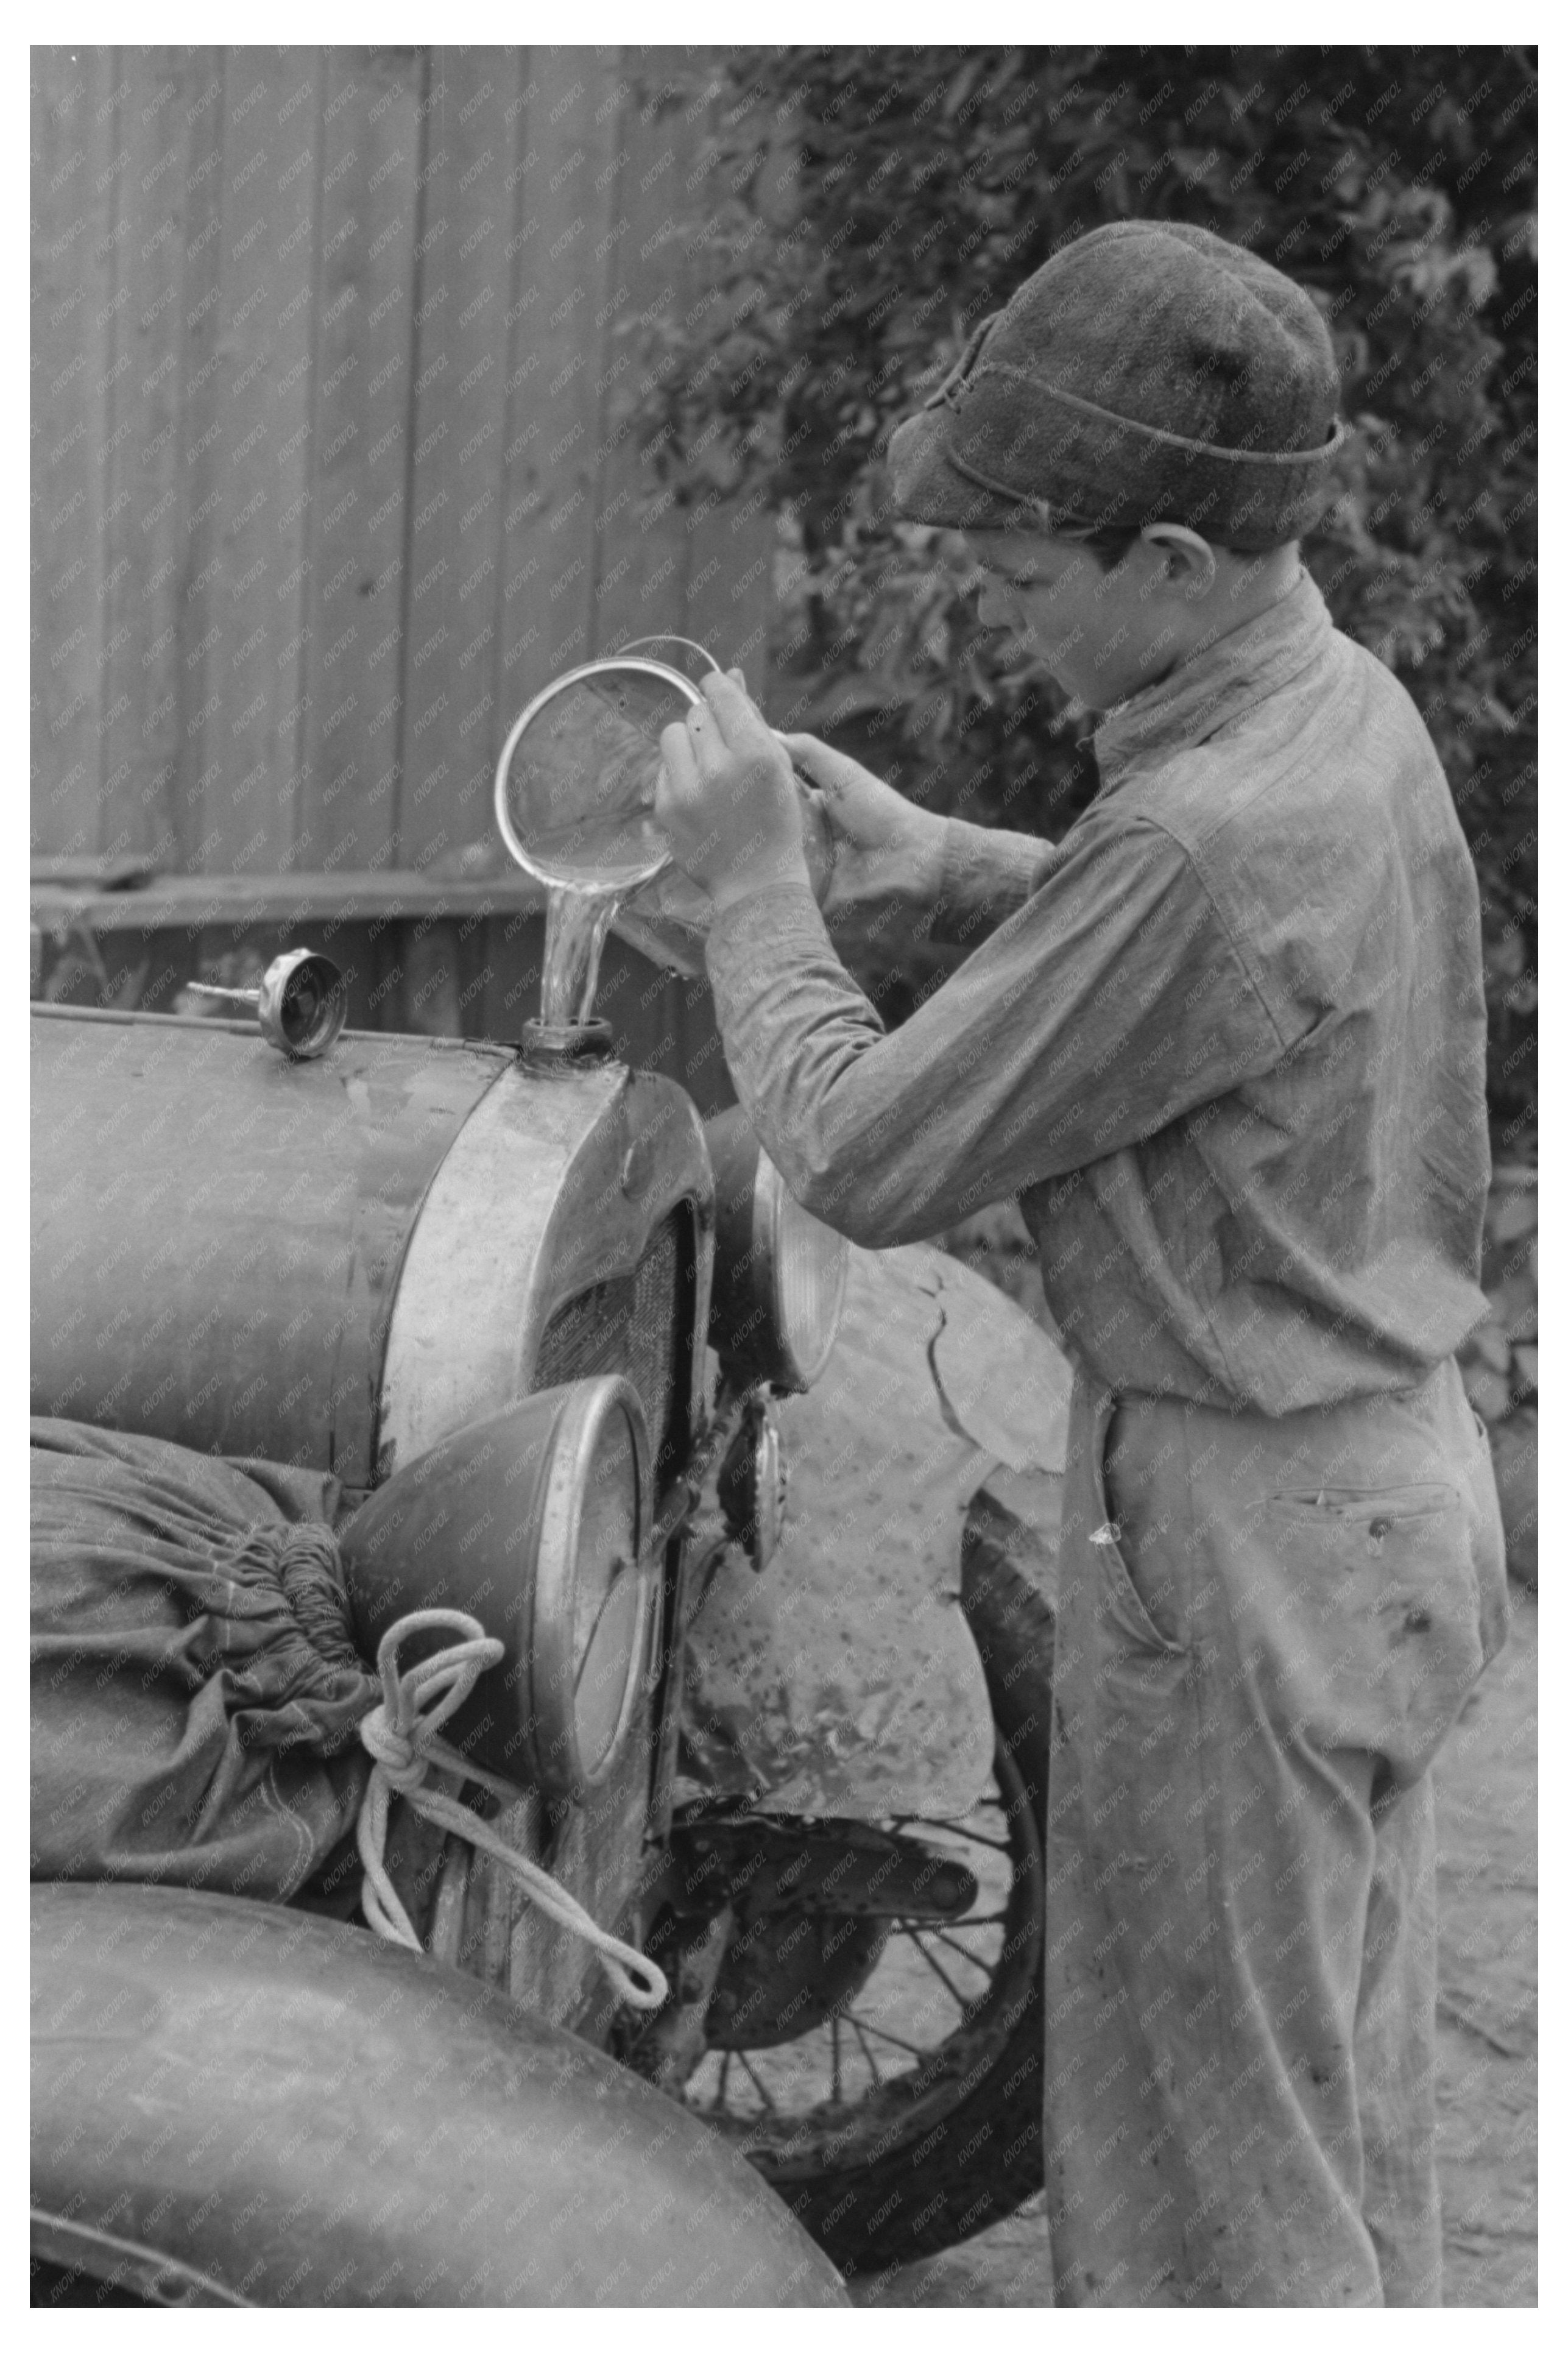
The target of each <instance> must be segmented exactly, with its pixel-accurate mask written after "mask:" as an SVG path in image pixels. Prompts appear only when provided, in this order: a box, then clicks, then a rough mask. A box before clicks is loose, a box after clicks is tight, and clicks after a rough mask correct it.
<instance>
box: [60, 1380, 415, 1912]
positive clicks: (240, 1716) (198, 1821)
mask: <svg viewBox="0 0 1568 2353" xmlns="http://www.w3.org/2000/svg"><path fill="white" fill-rule="evenodd" d="M31 1474H32V1477H31V1483H32V1608H33V1641H32V1711H33V1721H32V1775H33V1778H32V1841H31V1843H32V1873H33V1876H34V1877H35V1878H38V1879H110V1878H112V1879H126V1880H143V1881H155V1882H159V1883H163V1884H167V1885H173V1886H181V1887H195V1888H207V1889H209V1890H212V1891H214V1892H218V1893H226V1894H243V1895H249V1896H251V1897H254V1898H260V1899H263V1900H270V1901H274V1902H278V1901H283V1900H286V1899H287V1898H289V1897H290V1896H292V1895H294V1894H297V1893H298V1892H299V1891H300V1889H301V1888H303V1887H305V1886H306V1884H307V1883H308V1882H310V1880H311V1879H312V1878H313V1877H314V1876H315V1875H316V1874H317V1873H320V1872H321V1868H322V1866H323V1865H324V1864H325V1863H326V1862H328V1859H329V1858H330V1857H331V1855H332V1853H333V1851H334V1850H335V1849H336V1848H338V1847H339V1846H340V1845H342V1843H343V1842H344V1841H347V1840H349V1839H351V1837H352V1833H353V1825H354V1820H355V1817H356V1815H357V1813H358V1811H359V1807H360V1803H361V1800H362V1799H363V1795H364V1791H365V1788H366V1785H367V1783H368V1781H369V1778H370V1772H371V1760H370V1757H368V1755H367V1754H366V1753H365V1750H364V1749H363V1746H362V1745H361V1743H360V1741H359V1739H358V1737H357V1733H358V1727H359V1725H360V1724H361V1722H362V1721H363V1718H364V1717H365V1716H366V1715H368V1714H369V1713H370V1711H371V1709H372V1708H373V1707H374V1706H375V1704H376V1703H377V1702H378V1700H379V1699H380V1696H381V1686H380V1683H379V1682H378V1681H377V1679H376V1676H375V1675H374V1672H372V1670H371V1669H370V1667H369V1666H368V1665H366V1664H365V1662H363V1660H362V1659H361V1658H360V1656H359V1654H358V1652H357V1651H356V1649H355V1647H354V1643H353V1636H352V1634H351V1632H350V1630H349V1620H348V1604H347V1599H346V1596H345V1593H344V1588H343V1575H342V1564H341V1562H340V1560H339V1557H338V1547H337V1542H336V1539H335V1537H334V1536H333V1534H332V1531H331V1526H330V1525H328V1518H329V1515H330V1513H331V1509H332V1506H333V1504H334V1503H335V1501H336V1494H337V1488H336V1482H335V1481H333V1480H331V1479H330V1478H325V1477H323V1476H321V1474H320V1473H311V1472H301V1471H297V1470H290V1469H288V1468H285V1467H284V1466H282V1465H279V1464H274V1463H260V1462H254V1463H247V1464H246V1465H244V1466H243V1467H241V1466H240V1465H237V1464H236V1463H234V1462H231V1461H223V1460H222V1459H220V1458H217V1457H215V1456H211V1455H204V1454H196V1453H193V1452H191V1451H189V1450H188V1449H186V1448H184V1447H180V1446H175V1445H173V1444H171V1443H169V1442H168V1441H166V1440H162V1439H156V1438H144V1437H140V1436H134V1435H131V1434H129V1433H126V1432H122V1431H114V1430H96V1429H92V1428H90V1427H89V1425H87V1424H86V1423H83V1422H73V1421H63V1420H52V1419H35V1420H34V1422H33V1424H32V1446H31ZM350 1851H351V1852H352V1850H350Z"/></svg>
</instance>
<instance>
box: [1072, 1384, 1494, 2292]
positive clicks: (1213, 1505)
mask: <svg viewBox="0 0 1568 2353" xmlns="http://www.w3.org/2000/svg"><path fill="white" fill-rule="evenodd" d="M1507 1613H1508V1604H1507V1588H1506V1579H1505V1574H1504V1565H1503V1548H1502V1530H1501V1525H1500V1517H1499V1513H1498V1504H1497V1494H1496V1490H1495V1487H1494V1484H1493V1481H1492V1471H1491V1460H1490V1454H1489V1449H1488V1445H1487V1440H1486V1436H1485V1433H1484V1431H1483V1430H1481V1427H1480V1425H1479V1422H1478V1420H1477V1419H1476V1417H1475V1415H1474V1414H1473V1413H1472V1411H1471V1409H1470V1408H1469V1405H1468V1401H1467V1399H1466V1398H1465V1394H1464V1390H1463V1388H1462V1386H1461V1384H1460V1381H1459V1377H1458V1367H1457V1366H1455V1365H1454V1364H1453V1362H1452V1361H1451V1360H1450V1361H1449V1362H1447V1363H1446V1364H1445V1365H1443V1366H1439V1368H1438V1369H1437V1371H1436V1373H1434V1374H1433V1375H1432V1377H1430V1378H1429V1379H1428V1380H1427V1381H1426V1382H1425V1383H1424V1384H1422V1385H1421V1386H1420V1387H1419V1388H1413V1389H1409V1390H1402V1391H1399V1392H1396V1393H1394V1394H1391V1395H1385V1396H1382V1397H1378V1398H1356V1399H1353V1400H1351V1401H1349V1402H1347V1403H1345V1404H1342V1405H1339V1406H1334V1407H1327V1408H1314V1409H1308V1410H1306V1411H1303V1412H1299V1413H1294V1414H1289V1415H1286V1416H1283V1417H1281V1418H1279V1419H1266V1418H1265V1417H1263V1416H1261V1415H1253V1414H1244V1413H1235V1414H1233V1413H1231V1412H1229V1411H1227V1410H1225V1409H1213V1408H1206V1407H1199V1406H1193V1405H1188V1404H1184V1403H1183V1402H1182V1401H1180V1400H1173V1399H1160V1398H1150V1397H1128V1398H1113V1397H1111V1396H1110V1395H1108V1394H1107V1393H1106V1392H1105V1391H1104V1390H1103V1389H1100V1388H1098V1387H1097V1386H1096V1385H1095V1384H1093V1383H1091V1382H1089V1381H1087V1380H1086V1379H1085V1378H1084V1377H1082V1376H1081V1375H1080V1376H1079V1379H1078V1381H1077V1383H1076V1384H1075V1388H1074V1392H1073V1401H1072V1412H1071V1421H1070V1429H1069V1436H1068V1470H1067V1480H1066V1487H1065V1496H1064V1519H1063V1531H1062V1546H1061V1584H1060V1604H1059V1619H1058V1648H1057V1658H1056V1682H1055V1718H1054V1725H1053V1746H1052V1759H1051V1788H1050V1799H1049V1828H1048V1833H1047V1898H1046V1904H1047V1957H1046V2162H1047V2198H1048V2207H1049V2218H1050V2231H1051V2247H1052V2257H1053V2262H1054V2264H1055V2269H1056V2279H1057V2300H1058V2303H1062V2304H1069V2305H1086V2304H1089V2305H1131V2306H1137V2305H1144V2304H1147V2305H1179V2304H1190V2305H1294V2304H1300V2305H1378V2304H1388V2305H1410V2304H1436V2303H1438V2302H1440V2301H1441V2233H1440V2222H1439V2214H1438V2206H1437V2190H1436V2163H1435V2146H1434V2144H1435V2131H1436V2100H1435V2084H1434V2074H1435V2068H1436V1900H1435V1871H1434V1863H1435V1854H1434V1844H1435V1839H1434V1825H1433V1803H1432V1783H1431V1775H1430V1771H1429V1767H1430V1766H1431V1762H1432V1758H1433V1756H1434V1754H1435V1753H1436V1749H1437V1747H1438V1745H1439V1743H1440V1742H1441V1741H1442V1739H1443V1736H1444V1735H1445V1733H1446V1732H1447V1729H1448V1727H1449V1725H1451V1724H1452V1723H1453V1721H1454V1719H1455V1717H1456V1715H1458V1711H1459V1708H1460V1706H1461V1704H1462V1703H1463V1701H1464V1698H1465V1694H1466V1693H1467V1692H1468V1690H1469V1688H1470V1686H1471V1684H1472V1683H1474V1681H1475V1679H1476V1677H1477V1675H1478V1674H1479V1672H1480V1671H1481V1668H1482V1667H1483V1666H1484V1664H1485V1663H1486V1662H1487V1660H1488V1659H1489V1658H1490V1657H1491V1656H1493V1654H1494V1653H1495V1652H1496V1651H1498V1650H1499V1649H1500V1647H1501V1644H1502V1641H1503V1640H1504V1637H1505V1633H1506V1630H1507Z"/></svg>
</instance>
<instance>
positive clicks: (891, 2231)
mask: <svg viewBox="0 0 1568 2353" xmlns="http://www.w3.org/2000/svg"><path fill="white" fill-rule="evenodd" d="M999 1517H1000V1515H995V1514H994V1515H993V1516H992V1518H991V1521H990V1525H991V1527H992V1529H993V1530H994V1529H995V1528H996V1526H997V1525H998V1519H999ZM1015 1525H1016V1524H1015ZM963 1606H964V1610H965V1615H966V1617H967V1618H968V1620H969V1623H970V1626H971V1629H972V1630H973V1633H974V1636H975V1638H976V1641H977V1642H978V1644H979V1648H980V1651H981V1655H982V1658H983V1660H984V1666H985V1675H986V1682H987V1685H988V1687H989V1690H990V1694H991V1702H992V1711H993V1715H994V1718H995V1722H996V1732H997V1740H996V1753H995V1761H994V1770H993V1776H992V1779H991V1782H990V1784H989V1785H988V1787H987V1788H986V1789H985V1791H984V1794H983V1796H982V1798H981V1799H980V1802H979V1803H978V1804H977V1806H976V1807H975V1808H974V1810H973V1812H971V1813H970V1814H968V1815H966V1816H965V1817H964V1818H963V1820H961V1821H938V1820H912V1819H907V1818H905V1819H900V1820H891V1821H889V1822H888V1823H886V1824H884V1825H882V1826H881V1827H883V1828H884V1829H886V1830H888V1831H892V1832H894V1833H896V1834H897V1835H898V1836H899V1837H900V1840H901V1841H902V1840H910V1839H912V1840H914V1841H918V1842H919V1845H920V1847H921V1848H923V1849H925V1850H926V1851H927V1852H928V1853H929V1854H930V1855H931V1856H932V1857H937V1858H941V1862H942V1863H952V1864H955V1865H958V1866H960V1867H961V1868H962V1869H963V1870H966V1871H967V1872H968V1873H972V1874H973V1881H974V1883H976V1888H977V1892H976V1894H975V1895H974V1898H973V1902H972V1903H971V1904H970V1905H969V1906H968V1908H967V1910H965V1911H964V1912H963V1915H962V1916H961V1917H956V1918H952V1919H948V1920H944V1921H942V1922H941V1923H940V1925H935V1924H933V1923H932V1921H931V1918H930V1917H929V1915H928V1916H925V1917H907V1918H906V1917H894V1918H891V1919H879V1920H874V1921H872V1920H866V1919H857V1918H851V1917H846V1916H843V1915H833V1914H831V1913H829V1912H826V1911H825V1910H820V1909H818V1910H814V1909H813V1908H811V1907H810V1906H809V1905H807V1904H805V1903H803V1904H802V1905H800V1906H799V1907H798V1908H796V1909H795V1910H793V1911H784V1912H779V1911H774V1912H773V1913H771V1914H770V1915H768V1916H767V1918H766V1919H765V1920H762V1921H759V1922H758V1923H757V1924H756V1926H755V1927H754V1928H753V1929H752V1932H751V1936H752V1946H753V1952H752V1957H751V1958H750V1959H748V1958H746V1957H742V1960H741V1963H740V1965H739V1975H738V1976H737V1975H736V1973H735V1971H734V1970H733V1969H732V1968H728V1965H727V1975H728V1978H729V1982H728V1987H727V1986H726V1974H721V1980H720V1985H719V1988H718V1989H717V1990H716V1994H715V1999H714V2001H713V2003H712V2005H711V2006H710V2017H709V2031H708V2040H709V2048H708V2050H707V2052H706V2053H705V2055H704V2056H703V2058H702V2060H701V2061H700V2064H699V2065H698V2066H697V2067H696V2068H695V2069H694V2070H693V2071H692V2073H690V2075H689V2077H688V2079H687V2081H686V2083H685V2085H684V2088H683V2094H682V2096H683V2097H684V2099H685V2101H686V2103H687V2105H689V2107H690V2108H691V2109H692V2110H693V2111H694V2112H695V2113H697V2114H699V2115H700V2116H703V2117H704V2118H705V2119H706V2120H707V2121H708V2122H709V2123H710V2124H711V2125H712V2126H714V2127H715V2129H716V2130H718V2131H720V2132H721V2133H722V2134H723V2135H724V2136H725V2137H726V2138H728V2139H730V2140H731V2141H732V2142H733V2143H734V2144H735V2146H736V2147H739V2148H740V2149H741V2150H742V2151H743V2152H744V2154H745V2155H746V2156H747V2157H748V2158H750V2159H751V2161H752V2164H754V2165H755V2166H756V2167H757V2168H758V2170H759V2171H760V2172H762V2173H763V2175H764V2176H765V2177H766V2178H767V2179H768V2180H769V2181H770V2182H772V2183H773V2187H774V2188H775V2189H777V2190H778V2191H779V2193H780V2195H781V2196H782V2197H784V2199H785V2200H786V2201H787V2202H788V2203H789V2205H790V2206H791V2207H793V2209H794V2210H795V2213H796V2214H797V2215H798V2216H799V2217H800V2220H801V2221H803V2222H804V2223H805V2226H806V2228H807V2229H808V2230H809V2231H811V2232H812V2233H813V2235H814V2236H815V2237H816V2239H817V2240H818V2241H819V2242H821V2244H822V2245H823V2246H824V2247H825V2248H826V2251H827V2253H829V2254H830V2255H831V2256H832V2257H833V2259H834V2261H835V2262H836V2263H837V2264H838V2265H839V2267H840V2269H841V2270H846V2271H853V2270H868V2269H874V2268H877V2267H879V2266H881V2265H885V2264H888V2263H895V2262H906V2261H909V2260H910V2259H912V2258H913V2257H915V2256H918V2255H923V2254H931V2253H934V2252H936V2250H938V2249H939V2248H942V2247H944V2246H951V2245H952V2244H954V2243H955V2242H957V2241H959V2240H961V2239H964V2238H967V2237H968V2236H969V2235H970V2234H971V2233H972V2232H974V2231H977V2230H981V2229H983V2228H984V2226H985V2225H986V2224H988V2223H991V2222H994V2221H999V2220H1000V2219H1001V2217H1002V2216H1003V2215H1005V2214H1008V2213H1011V2212H1012V2211H1013V2210H1014V2209H1015V2208H1016V2207H1017V2206H1018V2205H1020V2204H1021V2203H1022V2202H1023V2200H1024V2199H1026V2197H1028V2196H1029V2195H1030V2193H1031V2192H1032V2191H1033V2190H1035V2189H1037V2188H1038V2187H1039V2186H1040V2182H1041V2179H1042V2171H1041V2149H1040V2108H1041V2096H1042V2063H1043V2014H1042V2012H1043V2005H1042V1998H1041V1979H1042V1967H1043V1952H1044V1939H1045V1868H1044V1849H1045V1819H1046V1788H1047V1767H1048V1762H1049V1751H1050V1710H1051V1703H1050V1671H1051V1657H1052V1630H1053V1628H1052V1619H1051V1616H1050V1612H1049V1610H1048V1609H1047V1606H1046V1604H1045V1602H1044V1601H1043V1599H1041V1598H1040V1595H1039V1593H1038V1591H1037V1588H1036V1587H1035V1586H1034V1585H1032V1584H1031V1583H1030V1581H1029V1580H1028V1579H1027V1578H1026V1577H1025V1576H1024V1575H1023V1573H1022V1572H1021V1571H1020V1570H1019V1568H1018V1567H1016V1563H1015V1561H1014V1560H1013V1558H1011V1557H1010V1556H1009V1554H1008V1552H1007V1550H1006V1549H1005V1547H1004V1546H1003V1545H1002V1544H1000V1543H999V1542H997V1541H995V1540H994V1537H993V1538H991V1539H986V1540H981V1541H976V1540H975V1539H973V1537H972V1538H971V1539H970V1540H968V1541H966V1545H965V1556H964V1581H963ZM939 1868H940V1865H939ZM759 1937H765V1940H766V1948H765V1950H758V1949H757V1947H756V1940H757V1939H758V1938H759ZM792 1988H793V1990H792ZM759 1989H761V1991H760V1990H759ZM781 1995H787V1999H785V2000H780V1996H781ZM792 2002H793V2003H795V2005H796V2006H795V2009H794V2010H793V2012H792V2011H791V2003H792ZM786 2038H787V2039H786Z"/></svg>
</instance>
